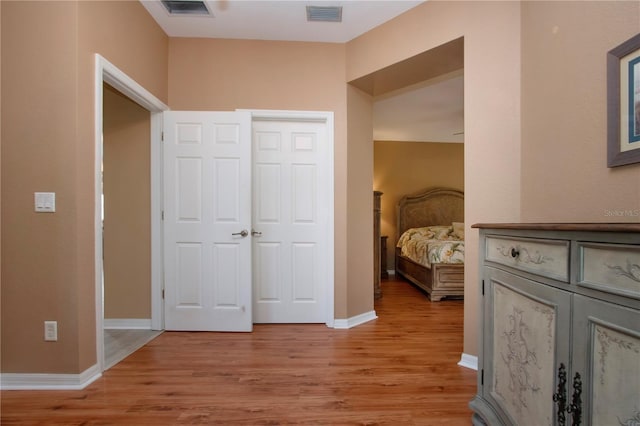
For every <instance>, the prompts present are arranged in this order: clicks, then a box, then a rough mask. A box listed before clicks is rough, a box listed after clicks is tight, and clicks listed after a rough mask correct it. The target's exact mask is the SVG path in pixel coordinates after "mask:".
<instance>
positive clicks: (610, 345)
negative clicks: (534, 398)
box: [568, 295, 640, 425]
mask: <svg viewBox="0 0 640 426" xmlns="http://www.w3.org/2000/svg"><path fill="white" fill-rule="evenodd" d="M573 327H574V330H573V360H572V373H571V375H570V377H571V378H573V377H574V375H575V373H576V372H578V373H580V375H581V377H582V398H581V399H582V413H583V424H587V425H618V424H620V425H631V424H634V425H635V424H638V423H639V422H640V311H638V310H635V309H630V308H626V307H623V306H618V305H614V304H611V303H607V302H603V301H600V300H595V299H591V298H588V297H584V296H581V295H575V296H574V316H573ZM568 388H569V389H571V387H570V386H569V385H568Z"/></svg>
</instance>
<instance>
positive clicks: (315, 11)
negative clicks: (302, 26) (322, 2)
mask: <svg viewBox="0 0 640 426" xmlns="http://www.w3.org/2000/svg"><path fill="white" fill-rule="evenodd" d="M307 21H309V22H342V6H335V7H333V6H331V7H329V6H307Z"/></svg>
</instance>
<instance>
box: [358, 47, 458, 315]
mask: <svg viewBox="0 0 640 426" xmlns="http://www.w3.org/2000/svg"><path fill="white" fill-rule="evenodd" d="M350 84H351V85H353V86H354V87H356V88H358V89H360V90H362V91H364V92H365V93H367V94H368V95H370V96H371V106H372V116H373V118H372V121H373V141H372V144H374V147H373V151H374V155H373V157H374V165H373V170H374V172H373V176H374V180H373V182H372V186H373V188H372V189H373V190H374V191H379V192H382V195H381V203H380V204H381V212H380V216H381V224H380V225H381V226H380V229H381V238H383V239H384V237H387V238H386V241H384V243H386V244H382V243H380V246H386V248H387V253H386V262H381V263H382V264H384V263H386V264H387V270H388V272H390V273H393V272H395V271H394V269H395V248H396V247H395V246H396V243H397V241H398V239H399V237H400V235H398V231H397V217H396V215H397V212H396V206H397V203H398V201H399V200H400V199H401V198H402V197H403V196H406V195H410V194H414V193H416V192H422V191H424V190H426V189H429V188H436V187H440V188H450V189H455V190H458V191H464V144H463V142H464V38H462V37H460V38H458V39H454V40H451V41H449V42H447V43H444V44H442V45H440V46H438V47H436V48H433V49H430V50H428V51H425V52H422V53H420V54H417V55H415V56H413V57H410V58H408V59H406V60H403V61H400V62H398V63H395V64H393V65H390V66H388V67H385V68H382V69H380V70H378V71H375V72H373V73H371V74H368V75H366V76H363V77H361V78H358V79H356V80H353V81H351V82H350ZM451 96H454V97H456V99H451V98H450V97H451ZM421 134H422V136H420V135H421ZM416 135H417V136H416ZM427 225H450V224H425V226H427ZM382 255H383V256H384V254H382ZM380 272H381V273H382V274H384V272H385V271H380ZM396 279H397V278H396ZM382 297H383V298H384V295H383V296H382ZM424 297H426V295H424ZM433 303H442V302H433ZM444 303H446V302H444Z"/></svg>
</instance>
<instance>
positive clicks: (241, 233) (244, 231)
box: [231, 229, 249, 238]
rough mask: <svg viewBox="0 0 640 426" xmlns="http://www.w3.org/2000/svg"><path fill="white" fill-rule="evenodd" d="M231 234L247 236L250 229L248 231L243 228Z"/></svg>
mask: <svg viewBox="0 0 640 426" xmlns="http://www.w3.org/2000/svg"><path fill="white" fill-rule="evenodd" d="M231 235H240V236H241V237H242V238H244V237H246V236H247V235H249V231H247V230H246V229H243V230H242V231H240V232H234V233H233V234H231Z"/></svg>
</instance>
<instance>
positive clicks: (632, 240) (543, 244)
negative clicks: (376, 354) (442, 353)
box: [470, 224, 640, 426]
mask: <svg viewBox="0 0 640 426" xmlns="http://www.w3.org/2000/svg"><path fill="white" fill-rule="evenodd" d="M583 226H584V229H583V228H582V227H583ZM474 227H477V228H480V229H481V230H480V256H481V259H480V277H481V281H482V282H481V283H480V284H481V286H482V288H481V293H482V298H481V320H482V323H481V327H480V329H481V333H480V336H479V348H478V351H479V353H478V393H477V395H476V397H475V398H474V399H473V400H472V401H471V403H470V406H471V408H472V410H473V411H474V414H473V417H472V422H473V424H475V425H536V426H538V425H551V426H579V425H593V426H599V425H632V424H633V425H635V424H640V224H628V225H624V224H611V225H607V224H598V225H592V226H589V225H579V224H555V225H548V226H545V225H542V224H533V225H532V224H523V227H522V229H520V228H519V227H518V226H517V224H493V225H477V226H476V225H474Z"/></svg>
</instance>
